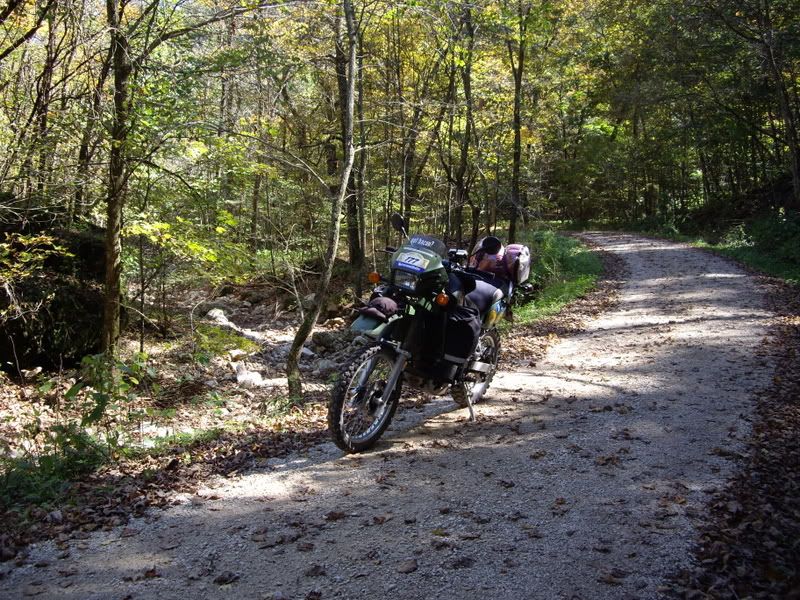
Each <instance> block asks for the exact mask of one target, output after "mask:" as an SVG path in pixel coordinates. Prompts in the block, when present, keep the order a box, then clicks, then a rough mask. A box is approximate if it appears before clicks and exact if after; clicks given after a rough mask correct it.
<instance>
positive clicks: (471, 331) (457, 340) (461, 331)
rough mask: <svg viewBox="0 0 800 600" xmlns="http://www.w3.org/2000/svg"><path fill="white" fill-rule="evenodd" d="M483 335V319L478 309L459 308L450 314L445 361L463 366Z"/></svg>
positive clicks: (469, 307)
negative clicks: (479, 337) (481, 334)
mask: <svg viewBox="0 0 800 600" xmlns="http://www.w3.org/2000/svg"><path fill="white" fill-rule="evenodd" d="M480 333H481V317H480V313H479V312H478V310H477V309H476V308H473V307H471V306H457V307H455V308H454V309H453V310H452V311H450V313H449V314H448V318H447V335H446V337H445V343H444V357H443V358H444V359H445V360H446V361H449V362H453V363H457V364H463V363H465V362H466V361H467V359H468V358H469V355H470V354H472V351H473V350H475V346H476V345H477V344H478V336H479V335H480Z"/></svg>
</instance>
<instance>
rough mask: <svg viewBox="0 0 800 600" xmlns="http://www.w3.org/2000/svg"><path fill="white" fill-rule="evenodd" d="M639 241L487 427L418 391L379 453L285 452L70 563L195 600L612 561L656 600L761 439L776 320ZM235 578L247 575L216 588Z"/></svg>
mask: <svg viewBox="0 0 800 600" xmlns="http://www.w3.org/2000/svg"><path fill="white" fill-rule="evenodd" d="M624 247H625V252H626V258H627V260H628V262H629V266H630V268H631V274H630V278H629V280H628V282H627V283H626V284H625V286H624V288H623V291H622V298H621V301H620V303H619V304H618V306H617V307H616V308H615V309H614V310H611V311H610V312H608V313H606V314H602V315H599V316H598V317H597V318H596V319H594V320H591V321H589V322H588V323H586V326H585V330H584V331H582V332H581V333H579V334H576V335H574V336H572V337H567V338H564V339H561V340H559V341H558V343H555V344H553V345H552V346H551V347H550V349H549V351H548V353H547V356H546V357H545V358H544V359H542V360H539V361H538V362H537V365H536V366H535V367H528V368H525V369H522V370H517V371H504V372H500V373H498V374H497V375H496V377H495V379H494V381H493V384H492V387H491V388H490V390H489V392H488V393H487V396H486V398H485V399H484V401H482V402H481V403H479V404H478V405H477V406H476V417H477V418H476V421H474V422H471V421H469V419H468V412H467V410H466V409H455V404H454V403H453V402H452V401H451V400H450V399H449V398H448V397H440V398H434V399H427V400H425V399H420V398H406V399H404V401H403V402H402V404H401V406H400V408H399V410H398V414H397V415H396V419H395V421H394V422H393V423H392V426H391V427H390V429H389V430H388V431H387V433H386V435H385V436H384V437H383V438H382V439H381V440H380V442H379V443H378V444H377V446H376V447H375V448H374V449H373V450H372V451H371V452H368V453H365V454H361V455H344V454H343V453H342V452H341V451H339V450H338V449H336V448H335V447H334V446H333V444H332V443H324V444H321V445H318V446H316V447H314V448H312V449H310V450H308V451H306V452H304V453H302V454H299V455H293V456H290V457H287V458H282V459H271V460H269V461H267V464H266V465H264V466H263V467H262V468H260V469H259V470H256V471H251V472H249V473H246V474H243V475H239V476H236V477H235V478H233V479H229V480H227V481H224V482H222V481H216V482H211V483H210V484H209V486H208V488H204V489H203V490H200V492H199V493H198V494H196V495H194V496H192V497H184V498H182V500H181V501H180V503H179V505H178V506H175V507H173V508H172V509H171V510H169V511H167V512H165V513H161V514H158V515H156V519H155V522H153V523H151V524H146V523H145V522H144V521H143V520H138V521H134V522H132V523H131V524H129V526H128V528H127V529H117V530H114V531H111V532H108V533H103V534H100V535H97V536H94V537H93V538H92V539H91V540H90V541H89V543H88V544H86V545H85V547H76V546H73V547H72V549H71V552H72V553H73V557H72V558H71V559H70V560H76V561H77V560H80V561H81V562H82V563H83V564H84V565H86V564H89V565H91V567H92V569H94V570H95V571H97V572H102V573H105V574H106V579H108V577H111V578H118V579H121V578H127V581H129V582H131V583H130V588H129V590H130V591H135V592H137V595H138V592H141V593H142V594H144V595H146V596H147V597H158V596H164V597H171V594H173V592H174V590H175V584H176V582H180V586H181V595H186V594H192V595H195V596H198V597H203V596H208V595H209V594H212V595H214V596H215V597H223V598H224V597H230V598H234V597H237V585H239V586H248V587H247V589H258V590H260V592H262V593H263V594H262V595H266V596H269V595H270V594H274V593H276V592H280V593H282V594H285V595H286V596H287V597H306V596H308V594H310V593H312V592H314V591H315V590H317V591H319V592H320V594H321V595H322V597H336V596H341V597H363V594H362V591H363V590H365V589H368V588H367V587H366V584H365V582H366V581H367V580H369V581H371V582H379V583H378V584H376V585H377V588H375V587H374V586H373V587H372V588H369V589H373V590H374V589H380V590H383V592H384V593H385V595H386V597H391V598H408V599H411V598H414V599H417V598H435V597H454V598H460V599H461V598H463V599H469V600H479V599H480V600H483V599H484V598H486V597H498V598H500V597H503V598H506V597H508V598H513V597H520V590H533V589H535V590H537V597H543V598H555V597H561V596H565V595H566V596H569V595H570V594H571V595H577V596H579V597H586V598H590V597H604V596H603V595H602V594H600V595H598V593H597V589H598V588H597V585H598V583H597V582H598V580H599V578H601V577H604V576H605V575H604V574H605V573H607V572H608V569H610V568H612V567H613V568H616V569H618V571H616V572H618V573H623V575H622V576H621V577H620V578H619V580H618V581H617V580H614V584H613V585H614V586H615V587H613V588H602V589H605V590H606V591H608V590H611V591H620V592H621V591H623V590H626V593H627V594H628V595H630V596H631V597H656V596H657V595H658V588H659V585H661V582H663V577H664V576H665V575H666V574H667V572H668V571H669V570H671V569H673V568H676V567H677V566H679V565H681V564H684V563H685V561H686V557H687V556H688V555H689V552H690V547H691V543H692V540H693V536H694V529H693V527H694V525H693V519H694V516H695V515H698V514H700V513H701V511H702V510H703V507H704V506H705V503H706V501H707V499H708V497H709V494H710V493H712V492H713V491H714V490H716V489H717V488H718V487H720V486H721V485H723V484H724V482H725V479H726V478H727V477H729V476H730V474H731V472H732V469H733V466H734V465H733V463H732V462H731V460H730V459H731V458H732V457H736V456H738V455H739V452H741V449H742V447H743V441H744V440H745V438H746V436H747V435H748V432H749V424H748V421H747V416H748V415H749V414H750V412H751V410H752V403H753V396H754V394H755V393H756V392H757V391H758V390H759V389H761V388H762V387H763V386H764V385H765V384H766V382H768V381H769V377H770V371H769V368H768V367H766V366H765V365H764V362H763V360H762V359H761V358H759V357H758V356H757V355H756V349H758V348H759V345H760V344H761V340H762V339H763V337H764V335H765V332H766V329H767V325H768V319H769V314H768V313H767V312H766V311H765V310H764V309H763V308H762V307H761V304H760V299H759V297H758V294H757V292H756V290H755V289H754V287H753V284H752V280H750V279H749V278H746V277H741V276H739V273H738V272H734V271H731V274H730V276H728V274H727V272H726V269H725V268H722V267H724V266H725V265H722V266H721V264H722V263H720V264H717V263H716V262H714V261H711V263H710V264H708V262H707V257H706V255H702V256H703V259H704V260H702V261H701V260H695V259H694V258H693V257H694V255H692V254H687V252H690V251H687V250H685V249H682V248H676V247H675V246H672V245H669V244H663V245H662V244H655V245H654V244H652V243H651V242H649V241H644V242H641V243H639V244H638V245H637V244H636V243H633V242H632V243H630V244H624ZM659 248H663V249H659ZM649 261H652V264H649ZM645 262H647V263H648V264H645ZM704 265H705V267H707V268H708V269H709V270H707V271H706V275H708V276H703V270H702V269H703V267H704ZM709 273H710V275H709ZM645 275H646V276H645ZM125 531H129V532H133V533H130V534H129V533H126V534H125V536H124V537H123V532H125ZM132 557H135V558H132ZM530 565H537V568H535V569H532V568H531V567H530ZM151 568H155V569H156V570H157V573H158V576H157V577H148V576H146V575H143V574H144V573H146V572H148V571H147V569H151ZM486 573H491V586H490V587H487V584H486ZM230 574H233V575H235V576H236V577H239V578H240V580H239V583H237V584H233V585H226V584H218V583H214V582H217V581H225V579H224V577H223V576H226V577H227V576H230ZM220 577H223V579H219V578H220ZM600 585H603V584H600ZM98 589H100V588H99V587H98V584H96V583H93V582H92V581H91V580H81V581H76V582H75V583H74V584H73V585H72V586H71V587H70V588H69V589H68V590H65V593H64V594H61V597H64V598H76V599H77V598H86V597H91V596H92V594H96V593H97V590H98ZM243 589H244V588H243ZM441 590H444V591H441Z"/></svg>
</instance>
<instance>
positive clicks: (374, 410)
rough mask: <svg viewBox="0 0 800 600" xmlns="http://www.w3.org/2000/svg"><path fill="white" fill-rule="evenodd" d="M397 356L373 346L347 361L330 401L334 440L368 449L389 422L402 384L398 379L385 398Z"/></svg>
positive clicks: (350, 449)
mask: <svg viewBox="0 0 800 600" xmlns="http://www.w3.org/2000/svg"><path fill="white" fill-rule="evenodd" d="M394 360H395V359H394V357H393V356H392V355H391V354H390V353H389V352H388V351H386V350H383V349H382V348H381V347H380V346H372V347H370V348H367V349H365V350H363V351H361V352H359V353H358V354H356V355H355V356H354V357H353V358H352V359H351V360H350V362H349V363H347V365H345V368H344V372H343V373H342V376H341V378H340V379H339V381H338V383H337V384H336V387H335V388H334V390H333V394H332V395H331V400H330V404H329V405H328V426H329V427H330V430H331V434H332V435H333V441H334V442H335V443H336V445H337V446H339V448H341V449H342V450H344V451H345V452H361V451H363V450H367V449H368V448H370V447H372V446H373V445H375V442H377V441H378V438H380V437H381V435H382V434H383V432H384V431H385V430H386V428H387V427H388V426H389V423H390V422H391V420H392V416H393V415H394V412H395V410H397V403H398V400H399V399H400V392H401V388H402V381H398V382H397V385H396V386H395V389H394V390H392V393H391V394H390V395H389V398H388V399H387V400H386V401H385V402H383V401H382V400H381V398H382V397H383V392H384V390H385V389H386V383H387V382H388V380H389V374H390V373H391V372H392V367H393V366H394Z"/></svg>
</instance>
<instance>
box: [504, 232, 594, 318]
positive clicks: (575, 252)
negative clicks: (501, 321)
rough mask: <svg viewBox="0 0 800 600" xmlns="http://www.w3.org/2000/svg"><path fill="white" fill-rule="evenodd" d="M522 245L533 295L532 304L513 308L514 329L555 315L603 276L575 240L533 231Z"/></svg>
mask: <svg viewBox="0 0 800 600" xmlns="http://www.w3.org/2000/svg"><path fill="white" fill-rule="evenodd" d="M522 241H523V243H525V244H528V245H529V246H530V247H531V253H532V254H533V264H532V266H531V281H530V282H531V284H532V285H533V286H534V287H535V288H537V293H536V295H535V299H534V300H533V301H531V302H528V303H526V304H523V305H520V306H517V307H515V309H514V319H515V325H524V324H526V323H532V322H534V321H537V320H539V319H542V318H544V317H546V316H548V315H552V314H555V313H557V312H558V311H559V310H561V308H563V307H564V305H566V304H567V303H569V302H571V301H572V300H574V299H575V298H578V297H580V296H582V295H583V294H585V293H586V292H588V291H589V290H591V289H592V287H594V285H595V282H596V281H597V278H598V277H599V276H600V274H601V273H602V272H603V265H602V263H601V262H600V259H599V258H598V257H597V255H596V254H594V253H593V252H591V251H590V250H589V249H588V248H587V247H586V246H585V245H583V244H582V243H581V242H579V241H578V240H576V239H575V238H571V237H565V236H562V235H558V234H556V233H554V232H552V231H537V232H531V233H526V234H524V235H523V238H522Z"/></svg>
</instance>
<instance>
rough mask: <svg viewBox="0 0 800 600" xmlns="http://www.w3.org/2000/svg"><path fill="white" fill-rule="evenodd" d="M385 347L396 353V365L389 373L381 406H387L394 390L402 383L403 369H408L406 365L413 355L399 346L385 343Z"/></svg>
mask: <svg viewBox="0 0 800 600" xmlns="http://www.w3.org/2000/svg"><path fill="white" fill-rule="evenodd" d="M384 345H385V346H390V347H391V348H392V350H393V351H394V353H395V359H394V365H393V366H392V370H391V372H390V373H389V380H388V381H387V382H386V387H384V388H383V395H382V396H381V404H386V403H387V402H388V401H389V398H390V397H391V395H392V392H393V391H394V388H395V387H397V383H398V382H399V381H400V376H401V375H402V374H403V369H405V368H406V363H408V359H409V358H411V353H410V352H408V351H407V350H403V349H402V348H400V347H399V345H398V346H395V345H394V344H392V343H390V342H384Z"/></svg>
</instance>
